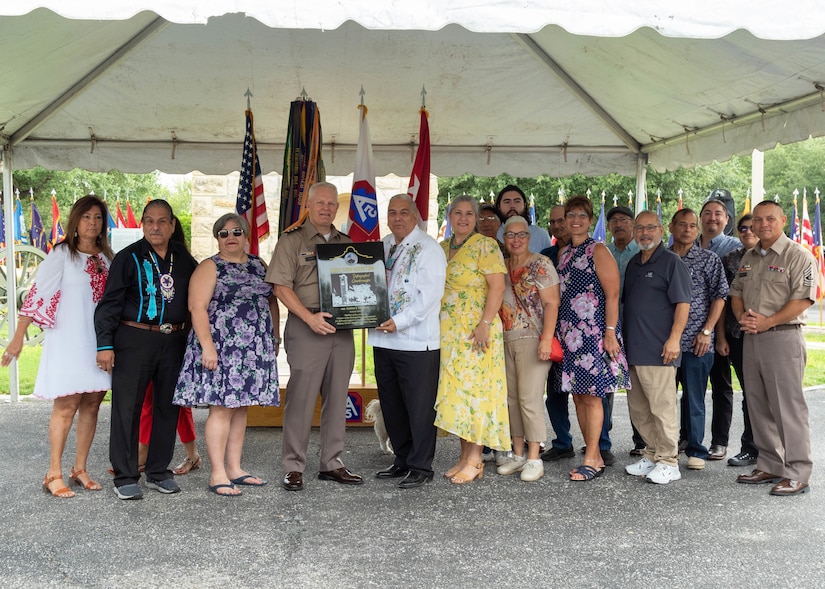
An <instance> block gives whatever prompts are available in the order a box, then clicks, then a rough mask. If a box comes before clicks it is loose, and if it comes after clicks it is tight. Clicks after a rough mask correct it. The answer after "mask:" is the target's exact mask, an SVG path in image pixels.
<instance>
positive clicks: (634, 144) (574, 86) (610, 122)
mask: <svg viewBox="0 0 825 589" xmlns="http://www.w3.org/2000/svg"><path fill="white" fill-rule="evenodd" d="M512 36H513V38H515V39H516V40H517V41H519V42H520V43H521V44H522V45H523V46H524V47H525V48H527V50H528V51H530V52H531V53H532V54H533V55H535V56H536V57H538V58H539V60H540V61H541V62H542V63H543V64H544V65H545V66H547V68H548V69H549V70H550V71H551V72H553V74H555V76H556V77H557V78H558V79H559V81H561V83H562V84H563V85H564V86H565V87H566V88H567V89H568V90H569V91H570V92H572V93H573V94H574V95H575V96H576V97H577V98H578V99H579V100H581V101H582V103H583V104H584V105H585V106H586V107H587V108H589V109H590V111H591V112H592V113H593V114H594V115H595V116H596V117H597V118H598V119H599V120H600V121H601V122H602V123H604V124H605V126H607V128H608V129H610V131H611V132H612V133H613V134H614V135H615V136H616V137H617V138H618V139H620V140H621V141H622V143H624V144H625V145H627V147H628V149H630V150H631V151H633V153H639V151H641V144H640V143H639V142H638V141H636V139H634V138H633V136H632V135H631V134H630V133H628V131H627V129H625V128H624V127H622V126H621V125H620V124H619V123H618V121H616V119H614V118H613V117H612V116H610V114H609V113H608V112H607V111H606V110H604V108H602V107H601V105H600V104H599V103H598V102H596V100H594V99H593V97H592V96H591V95H590V94H589V93H588V92H587V91H586V90H585V89H584V88H582V87H581V86H580V85H579V84H578V82H576V80H574V79H573V77H572V76H571V75H570V74H568V73H567V71H565V69H564V68H563V67H561V66H560V65H559V64H558V62H556V60H555V59H553V57H552V56H551V55H550V54H548V53H547V52H546V51H545V50H544V49H543V48H542V47H541V45H539V44H538V43H536V41H535V40H534V39H533V37H532V36H530V35H527V34H524V33H514V34H513V35H512Z"/></svg>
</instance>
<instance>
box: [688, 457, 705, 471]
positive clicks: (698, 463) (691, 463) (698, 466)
mask: <svg viewBox="0 0 825 589" xmlns="http://www.w3.org/2000/svg"><path fill="white" fill-rule="evenodd" d="M687 467H688V468H689V469H690V470H704V469H705V461H704V460H702V459H701V458H697V457H696V456H689V457H688V461H687Z"/></svg>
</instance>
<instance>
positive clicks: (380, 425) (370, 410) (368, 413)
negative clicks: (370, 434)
mask: <svg viewBox="0 0 825 589" xmlns="http://www.w3.org/2000/svg"><path fill="white" fill-rule="evenodd" d="M364 421H366V422H367V423H374V424H375V425H373V429H374V430H375V436H376V437H377V438H378V444H379V445H380V446H381V450H382V451H383V452H384V454H393V453H394V452H393V451H392V443H391V442H390V437H389V435H387V426H386V425H384V414H383V413H382V411H381V401H379V400H378V399H373V400H372V401H370V402H369V403H367V407H366V409H364Z"/></svg>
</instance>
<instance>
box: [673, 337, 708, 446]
mask: <svg viewBox="0 0 825 589" xmlns="http://www.w3.org/2000/svg"><path fill="white" fill-rule="evenodd" d="M712 366H713V353H707V354H705V355H704V356H701V357H700V356H695V355H694V354H693V353H691V352H682V365H681V366H680V367H679V370H678V372H677V373H676V378H677V380H678V381H679V383H680V384H681V385H682V426H683V428H684V431H683V435H682V436H681V437H682V439H685V440H687V443H688V445H687V448H686V449H685V454H687V455H688V456H694V457H696V458H701V459H702V460H704V459H706V458H707V457H708V449H707V448H706V447H705V446H704V445H702V441H703V440H704V437H705V393H706V392H707V389H708V376H709V375H710V369H711V367H712Z"/></svg>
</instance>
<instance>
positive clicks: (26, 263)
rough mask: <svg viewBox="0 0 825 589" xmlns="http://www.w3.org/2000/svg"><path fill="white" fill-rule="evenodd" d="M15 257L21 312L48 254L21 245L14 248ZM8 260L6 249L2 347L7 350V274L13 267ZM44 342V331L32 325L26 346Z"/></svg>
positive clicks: (1, 274)
mask: <svg viewBox="0 0 825 589" xmlns="http://www.w3.org/2000/svg"><path fill="white" fill-rule="evenodd" d="M14 255H15V257H16V258H17V266H16V268H17V283H16V284H17V292H16V293H15V300H16V301H17V309H18V310H19V309H20V307H21V305H22V304H23V301H24V300H26V296H27V295H28V294H29V290H31V287H32V284H33V283H34V277H35V275H36V274H37V268H38V267H39V266H40V262H42V261H43V260H44V259H45V258H46V253H45V252H44V251H43V250H41V249H40V248H36V247H32V246H29V245H19V246H17V247H15V248H14ZM9 262H10V261H9V260H8V259H7V258H6V248H3V249H0V347H3V348H5V347H6V346H7V345H8V344H9V335H10V334H9V299H8V293H7V292H6V288H7V287H6V272H8V270H9V269H10V268H12V265H11V264H10V263H9ZM42 341H43V330H42V329H40V328H39V327H38V326H36V325H34V324H31V325H30V326H29V328H28V329H27V330H26V337H25V344H26V345H28V346H34V345H37V344H39V343H41V342H42Z"/></svg>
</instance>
